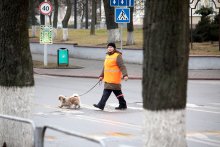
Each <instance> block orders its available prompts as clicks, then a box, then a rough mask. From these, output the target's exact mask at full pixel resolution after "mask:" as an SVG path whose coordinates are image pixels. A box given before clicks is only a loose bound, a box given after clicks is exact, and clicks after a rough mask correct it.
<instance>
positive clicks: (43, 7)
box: [39, 2, 53, 15]
mask: <svg viewBox="0 0 220 147" xmlns="http://www.w3.org/2000/svg"><path fill="white" fill-rule="evenodd" d="M52 8H53V7H52V4H51V3H50V2H42V3H40V6H39V10H40V13H41V14H44V15H49V14H50V13H51V12H52Z"/></svg>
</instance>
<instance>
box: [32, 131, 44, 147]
mask: <svg viewBox="0 0 220 147" xmlns="http://www.w3.org/2000/svg"><path fill="white" fill-rule="evenodd" d="M44 133H45V129H44V128H43V127H36V128H35V132H34V147H44Z"/></svg>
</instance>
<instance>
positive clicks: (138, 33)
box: [29, 28, 220, 55]
mask: <svg viewBox="0 0 220 147" xmlns="http://www.w3.org/2000/svg"><path fill="white" fill-rule="evenodd" d="M29 34H30V36H31V30H29ZM68 34H69V40H68V41H63V40H62V29H57V37H56V39H55V40H54V43H70V44H78V45H80V46H97V47H104V48H105V47H106V44H107V43H106V42H107V30H106V29H97V30H96V31H95V35H90V30H89V29H87V30H86V29H69V31H68ZM122 37H123V48H132V49H142V48H143V30H142V29H141V28H135V29H134V39H135V44H134V45H129V46H128V45H126V40H127V29H126V28H124V29H123V35H122ZM30 41H31V42H32V41H33V42H39V29H37V33H36V37H34V38H33V37H30ZM116 46H117V47H118V48H120V46H121V44H120V42H117V43H116ZM189 47H190V45H189ZM190 55H220V51H219V45H218V42H214V43H211V42H205V43H193V49H190Z"/></svg>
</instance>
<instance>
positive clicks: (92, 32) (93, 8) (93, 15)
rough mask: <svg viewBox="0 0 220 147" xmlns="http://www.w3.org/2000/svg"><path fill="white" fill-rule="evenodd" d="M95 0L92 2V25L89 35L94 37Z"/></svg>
mask: <svg viewBox="0 0 220 147" xmlns="http://www.w3.org/2000/svg"><path fill="white" fill-rule="evenodd" d="M95 18H96V0H92V23H91V29H90V35H95Z"/></svg>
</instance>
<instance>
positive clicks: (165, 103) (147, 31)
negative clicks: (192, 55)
mask: <svg viewBox="0 0 220 147" xmlns="http://www.w3.org/2000/svg"><path fill="white" fill-rule="evenodd" d="M188 5H189V1H176V0H167V1H160V0H156V1H150V0H147V1H146V4H145V18H144V47H143V48H144V65H143V76H144V77H143V101H144V108H145V109H149V110H167V109H184V108H185V105H186V90H187V76H188V55H189V48H188V43H189V41H188V40H189V39H188V35H189V20H188V19H189V12H188Z"/></svg>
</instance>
